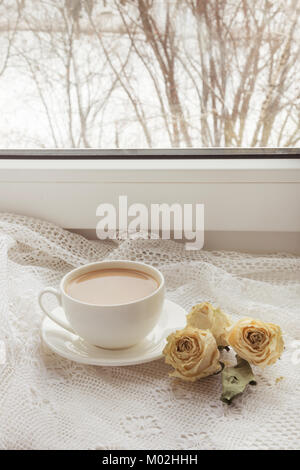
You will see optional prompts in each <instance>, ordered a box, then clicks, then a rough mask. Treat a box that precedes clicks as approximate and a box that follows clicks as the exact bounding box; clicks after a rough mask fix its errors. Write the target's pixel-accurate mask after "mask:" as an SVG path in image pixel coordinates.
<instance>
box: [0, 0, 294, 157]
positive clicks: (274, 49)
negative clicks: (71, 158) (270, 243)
mask: <svg viewBox="0 0 300 470" xmlns="http://www.w3.org/2000/svg"><path fill="white" fill-rule="evenodd" d="M299 11H300V1H299V0H284V1H280V0H266V1H265V0H207V1H203V0H39V1H36V0H15V1H14V0H2V1H0V109H1V113H0V147H1V148H24V149H25V148H62V149H63V148H105V149H108V148H111V149H122V148H138V149H143V148H146V149H149V148H150V149H152V148H153V149H154V148H203V147H208V148H216V147H272V148H276V147H297V146H299V141H300V124H299V123H300V88H299V87H300V58H299V53H300V28H299Z"/></svg>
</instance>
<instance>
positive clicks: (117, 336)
mask: <svg viewBox="0 0 300 470" xmlns="http://www.w3.org/2000/svg"><path fill="white" fill-rule="evenodd" d="M111 268H123V269H133V270H138V271H141V272H143V273H146V274H149V275H150V276H152V277H153V278H154V279H155V280H156V281H157V282H158V288H157V289H156V290H155V291H154V292H152V293H151V294H150V295H148V296H147V297H143V298H141V299H138V300H135V301H133V302H129V303H126V304H120V305H105V306H101V305H94V304H89V303H86V302H81V301H79V300H76V299H74V298H73V297H71V296H70V295H68V294H67V293H66V290H65V288H66V285H67V283H68V281H70V280H72V279H74V278H76V277H78V276H80V275H81V274H85V273H88V272H91V271H97V270H99V269H111ZM45 294H54V295H55V296H56V298H57V300H58V303H59V305H61V306H62V308H63V309H64V312H65V315H66V318H67V321H65V320H63V319H62V318H59V317H58V316H56V314H55V310H54V311H48V310H47V309H46V308H45V306H44V305H43V301H42V298H43V296H44V295H45ZM164 295H165V281H164V277H163V275H162V273H161V272H160V271H159V270H158V269H156V268H154V267H153V266H150V265H147V264H144V263H140V262H135V261H123V260H118V261H101V262H99V263H90V264H86V265H84V266H81V267H80V268H76V269H73V271H70V272H69V273H68V274H66V275H65V276H64V277H63V279H62V280H61V283H60V288H59V290H57V289H53V288H52V287H48V288H46V289H43V290H42V291H41V292H40V294H39V298H38V300H39V304H40V307H41V309H42V310H43V311H44V313H45V314H46V315H47V316H48V317H49V318H51V320H53V321H54V322H55V323H57V324H58V325H60V326H62V327H63V328H65V329H66V330H68V331H71V332H72V333H75V334H77V335H79V336H81V337H82V338H83V339H85V340H86V341H87V342H88V343H90V344H93V345H95V346H100V347H102V348H106V349H121V348H128V347H130V346H133V345H134V344H137V343H138V342H139V341H141V340H142V339H144V338H145V337H146V336H147V335H148V334H149V333H150V331H151V330H152V329H153V328H154V326H155V325H156V324H157V322H158V320H159V317H160V314H161V311H162V308H163V303H164Z"/></svg>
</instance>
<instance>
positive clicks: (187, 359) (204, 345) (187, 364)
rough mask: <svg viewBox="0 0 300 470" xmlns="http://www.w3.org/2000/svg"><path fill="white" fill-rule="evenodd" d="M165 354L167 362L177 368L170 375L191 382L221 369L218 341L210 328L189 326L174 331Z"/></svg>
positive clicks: (169, 338)
mask: <svg viewBox="0 0 300 470" xmlns="http://www.w3.org/2000/svg"><path fill="white" fill-rule="evenodd" d="M163 354H164V355H165V361H166V363H167V364H170V365H171V366H173V367H174V369H175V370H174V371H173V372H172V373H170V375H171V376H173V377H179V378H181V379H184V380H187V381H190V382H194V381H195V380H197V379H201V378H203V377H207V376H208V375H212V374H215V373H216V372H219V371H220V370H221V365H220V362H219V358H220V353H219V350H218V348H217V343H216V341H215V338H214V337H213V335H212V334H211V333H210V331H208V330H199V329H198V328H192V327H190V326H187V327H185V328H184V329H183V330H180V331H176V332H175V333H172V334H171V335H169V336H168V338H167V344H166V346H165V348H164V350H163Z"/></svg>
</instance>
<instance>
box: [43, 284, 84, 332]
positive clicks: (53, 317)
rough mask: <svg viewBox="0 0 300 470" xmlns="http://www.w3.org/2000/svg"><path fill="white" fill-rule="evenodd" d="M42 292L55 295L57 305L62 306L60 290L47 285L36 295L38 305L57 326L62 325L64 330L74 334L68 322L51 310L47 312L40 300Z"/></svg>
mask: <svg viewBox="0 0 300 470" xmlns="http://www.w3.org/2000/svg"><path fill="white" fill-rule="evenodd" d="M44 294H53V295H55V297H56V298H57V300H58V303H59V305H60V306H62V304H61V294H60V292H59V291H58V290H56V289H53V288H52V287H47V288H46V289H43V290H42V291H41V292H40V293H39V297H38V301H39V304H40V307H41V309H42V310H43V312H44V313H45V314H46V315H47V317H49V318H50V319H51V320H52V321H54V323H57V324H58V325H59V326H62V327H63V328H64V329H65V330H68V331H70V333H73V334H76V333H75V331H74V330H73V329H72V328H71V326H70V324H69V322H67V321H65V320H63V319H62V318H58V317H57V316H56V315H55V314H54V313H53V312H48V310H46V309H45V307H44V305H43V302H42V298H43V295H44Z"/></svg>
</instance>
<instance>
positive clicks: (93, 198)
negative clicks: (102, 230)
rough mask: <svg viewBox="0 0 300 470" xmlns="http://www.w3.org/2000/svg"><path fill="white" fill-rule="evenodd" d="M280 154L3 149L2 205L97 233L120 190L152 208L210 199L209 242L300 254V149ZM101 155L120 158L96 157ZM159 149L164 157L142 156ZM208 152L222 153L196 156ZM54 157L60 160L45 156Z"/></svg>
mask: <svg viewBox="0 0 300 470" xmlns="http://www.w3.org/2000/svg"><path fill="white" fill-rule="evenodd" d="M272 152H273V153H274V150H273V151H272V149H264V150H263V153H264V155H265V156H266V157H267V158H263V157H262V156H260V157H259V158H252V159H248V158H247V159H244V158H239V159H236V157H237V156H241V151H234V150H233V149H226V150H223V149H222V150H205V149H204V150H201V151H199V150H197V151H193V150H192V151H184V154H185V155H187V157H190V158H178V157H180V152H179V151H178V150H175V151H172V150H171V151H162V150H157V151H144V152H141V153H140V152H138V151H136V152H134V151H123V155H127V156H128V155H129V154H130V155H131V156H136V157H139V158H136V159H124V158H119V159H118V158H116V157H118V155H119V153H118V152H116V151H102V152H99V151H90V150H76V151H74V150H70V151H57V150H53V151H50V150H49V151H42V152H39V151H11V152H9V151H5V152H4V151H2V152H1V153H2V155H1V153H0V156H1V157H2V159H1V160H0V211H1V212H12V213H18V214H24V215H28V216H32V217H37V218H40V219H47V220H49V221H51V222H53V223H56V224H58V225H60V226H62V227H64V228H66V229H71V230H75V231H79V232H81V233H84V234H88V235H89V236H91V237H94V236H95V228H96V223H97V221H98V218H97V217H96V208H97V206H98V205H99V204H100V203H101V202H110V203H113V204H116V206H118V196H119V195H123V194H126V195H127V196H128V202H129V204H131V203H133V202H140V203H144V204H146V205H147V206H149V204H150V203H153V202H158V203H161V202H166V203H169V204H171V203H173V202H179V203H182V204H183V203H204V204H205V230H206V236H205V240H206V245H205V246H206V247H207V248H210V249H211V248H214V249H241V250H246V251H288V252H293V253H300V158H295V157H296V156H297V155H298V154H299V152H298V150H297V149H292V150H288V151H287V150H286V149H285V150H281V149H278V150H277V151H276V152H277V153H276V158H274V159H273V158H272V159H271V158H269V157H270V155H272ZM261 153H262V150H261V149H259V150H253V149H248V150H247V151H246V154H247V156H249V154H251V155H252V156H253V155H254V156H255V155H256V154H259V155H261ZM101 154H102V156H103V155H105V156H108V157H110V158H111V157H113V159H106V158H101V159H98V158H97V159H94V158H95V157H99V156H101ZM156 154H157V155H161V156H162V158H156V159H151V160H147V159H144V158H142V157H148V156H149V155H151V156H152V157H153V156H155V155H156ZM201 154H202V155H207V154H209V155H212V156H214V158H211V157H210V158H202V159H194V157H195V156H198V155H200V156H201ZM283 154H284V158H280V157H281V156H283ZM53 155H55V156H57V157H59V158H57V159H52V158H51V159H50V158H46V159H45V156H46V157H47V156H48V157H50V156H53ZM4 156H7V157H13V158H3V157H4ZM174 156H175V157H176V158H175V159H174V158H171V159H170V157H174ZM220 156H222V157H224V156H226V157H227V158H226V159H224V158H220ZM230 156H233V157H234V158H228V157H230ZM40 157H44V158H43V159H40ZM78 157H82V158H81V159H77V158H78ZM288 157H292V158H288ZM28 158H29V159H28ZM72 158H75V159H72Z"/></svg>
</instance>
